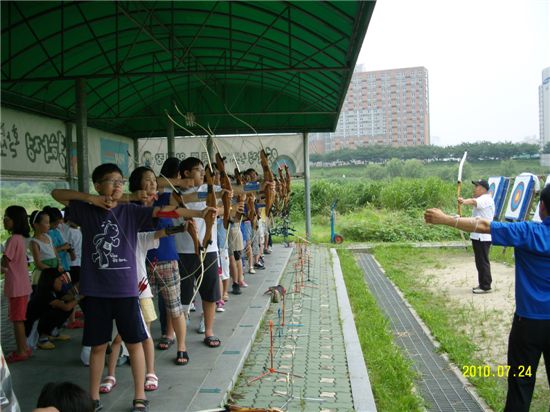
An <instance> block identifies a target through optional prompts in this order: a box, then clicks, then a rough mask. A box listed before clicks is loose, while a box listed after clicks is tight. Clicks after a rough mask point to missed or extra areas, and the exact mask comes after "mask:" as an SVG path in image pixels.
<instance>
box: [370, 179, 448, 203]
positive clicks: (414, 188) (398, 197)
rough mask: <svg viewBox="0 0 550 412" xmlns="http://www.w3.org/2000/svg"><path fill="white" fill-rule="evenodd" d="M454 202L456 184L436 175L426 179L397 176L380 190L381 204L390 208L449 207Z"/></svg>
mask: <svg viewBox="0 0 550 412" xmlns="http://www.w3.org/2000/svg"><path fill="white" fill-rule="evenodd" d="M455 202H456V186H455V185H454V184H451V183H446V182H443V181H441V179H439V178H436V177H430V178H428V179H403V178H397V179H393V180H392V181H390V182H388V183H387V184H386V185H385V186H384V187H383V188H382V190H381V192H380V203H381V206H382V207H384V208H387V209H390V210H412V209H425V208H427V207H439V208H444V207H451V206H452V205H453V204H455Z"/></svg>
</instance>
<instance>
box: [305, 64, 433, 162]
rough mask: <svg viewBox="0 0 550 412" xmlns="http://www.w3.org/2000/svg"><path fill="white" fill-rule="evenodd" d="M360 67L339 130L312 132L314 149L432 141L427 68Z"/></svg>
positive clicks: (424, 143) (320, 151)
mask: <svg viewBox="0 0 550 412" xmlns="http://www.w3.org/2000/svg"><path fill="white" fill-rule="evenodd" d="M359 70H360V68H359ZM359 70H358V71H356V72H355V73H354V74H353V77H352V79H351V83H350V86H349V89H348V92H347V94H346V98H345V101H344V104H343V105H342V110H341V112H340V118H339V119H338V125H337V127H336V130H335V131H334V133H311V134H310V135H309V141H310V153H325V152H330V151H334V150H339V149H342V148H350V149H355V148H357V147H361V146H366V145H369V144H382V145H388V146H416V145H428V144H430V116H429V99H428V70H427V69H426V68H425V67H408V68H403V69H392V70H379V71H372V72H363V71H359Z"/></svg>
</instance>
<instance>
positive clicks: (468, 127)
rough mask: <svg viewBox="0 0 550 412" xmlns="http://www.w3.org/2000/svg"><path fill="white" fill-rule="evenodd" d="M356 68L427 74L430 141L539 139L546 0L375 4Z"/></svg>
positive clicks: (548, 14) (549, 59)
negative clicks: (419, 70) (407, 69)
mask: <svg viewBox="0 0 550 412" xmlns="http://www.w3.org/2000/svg"><path fill="white" fill-rule="evenodd" d="M357 63H358V64H363V67H364V70H367V71H370V70H382V69H393V68H401V67H412V66H424V67H426V68H427V69H428V76H429V93H430V134H431V136H432V143H434V144H438V145H452V144H457V143H459V142H466V141H469V142H472V141H480V140H489V141H493V142H497V141H513V142H520V141H523V140H524V139H525V138H526V137H528V136H530V137H532V136H536V138H537V139H538V138H539V105H538V86H539V85H540V84H541V82H542V70H543V69H544V68H545V67H548V66H550V0H519V1H518V0H464V1H450V0H413V1H411V0H378V1H377V3H376V6H375V8H374V13H373V15H372V18H371V21H370V24H369V28H368V30H367V34H366V37H365V41H364V43H363V48H362V49H361V54H360V55H359V59H358V61H357Z"/></svg>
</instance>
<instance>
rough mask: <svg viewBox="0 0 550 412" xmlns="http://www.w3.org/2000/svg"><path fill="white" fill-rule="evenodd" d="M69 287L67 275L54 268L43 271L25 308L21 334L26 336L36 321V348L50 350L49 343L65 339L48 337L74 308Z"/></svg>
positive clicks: (70, 286) (61, 336) (66, 338)
mask: <svg viewBox="0 0 550 412" xmlns="http://www.w3.org/2000/svg"><path fill="white" fill-rule="evenodd" d="M71 288H72V285H71V284H70V276H69V274H68V273H65V272H63V273H60V272H59V271H58V270H57V269H56V268H47V269H44V270H43V271H42V273H41V275H40V280H39V281H38V285H37V288H36V291H35V293H33V295H32V296H31V300H30V301H29V305H28V306H27V314H26V318H27V320H26V321H25V333H26V335H27V336H29V335H30V333H31V331H32V328H33V325H34V322H35V321H37V320H38V327H37V331H38V334H39V338H38V347H39V348H40V349H54V348H55V345H54V344H53V343H52V342H50V339H52V340H69V339H70V338H69V337H68V336H66V335H58V336H56V337H53V336H51V334H52V330H53V329H54V328H60V327H61V325H63V323H64V322H65V321H66V320H67V319H68V318H69V315H70V314H71V312H72V311H73V309H74V307H75V306H76V298H75V296H74V295H73V294H72V293H70V292H71Z"/></svg>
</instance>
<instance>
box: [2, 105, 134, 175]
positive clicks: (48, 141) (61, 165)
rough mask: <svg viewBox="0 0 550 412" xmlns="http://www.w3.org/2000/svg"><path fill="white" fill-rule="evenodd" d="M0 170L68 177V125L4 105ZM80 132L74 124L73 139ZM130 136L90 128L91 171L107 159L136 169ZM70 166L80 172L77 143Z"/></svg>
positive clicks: (20, 173) (128, 169) (10, 173)
mask: <svg viewBox="0 0 550 412" xmlns="http://www.w3.org/2000/svg"><path fill="white" fill-rule="evenodd" d="M1 134H2V136H1V142H0V173H1V175H2V177H7V176H29V177H32V176H40V177H41V178H51V177H57V178H63V177H66V176H67V156H68V153H67V145H66V139H65V135H66V127H65V123H63V122H62V121H61V120H57V119H51V118H47V117H42V116H37V115H34V114H29V113H25V112H20V111H17V110H13V109H9V108H6V107H2V109H1ZM75 140H76V131H75V130H74V127H73V141H75ZM130 151H133V141H132V139H130V138H127V137H124V136H119V135H115V134H112V133H107V132H104V131H101V130H98V129H93V128H88V154H89V157H88V163H89V167H90V171H92V170H93V169H94V167H96V166H97V165H99V164H101V163H105V162H111V163H117V164H118V165H119V166H120V167H121V169H122V170H123V172H124V173H125V174H127V173H128V172H129V171H130V170H132V164H133V162H131V160H130V158H129V154H130ZM70 167H71V168H72V170H73V173H74V174H76V143H73V150H72V153H71V154H70Z"/></svg>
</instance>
